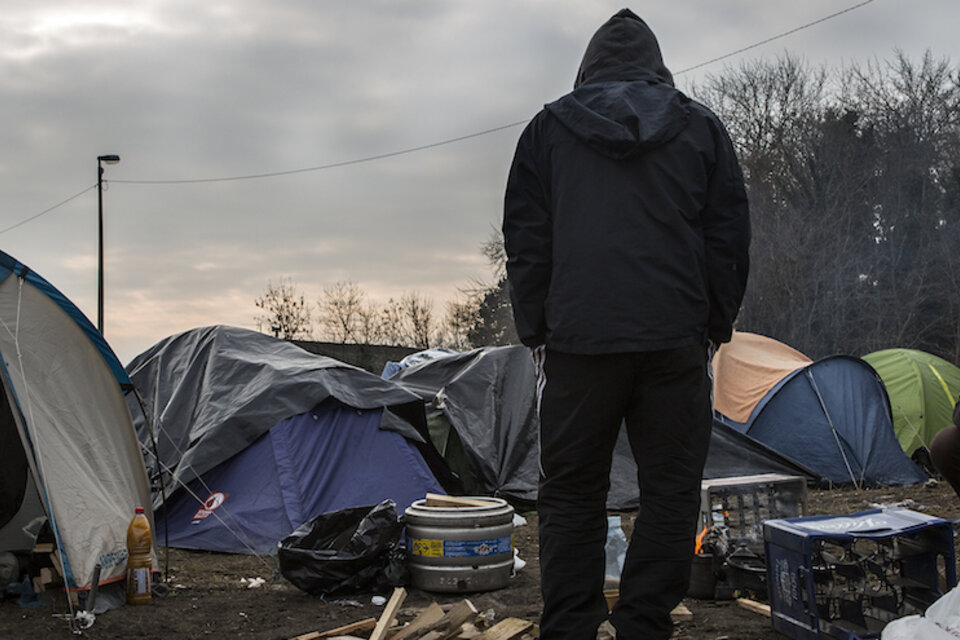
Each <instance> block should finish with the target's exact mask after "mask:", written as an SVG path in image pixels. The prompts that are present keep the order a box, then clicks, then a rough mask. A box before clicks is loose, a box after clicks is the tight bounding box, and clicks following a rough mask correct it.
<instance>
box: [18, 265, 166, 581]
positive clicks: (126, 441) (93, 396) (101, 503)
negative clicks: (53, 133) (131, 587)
mask: <svg viewBox="0 0 960 640" xmlns="http://www.w3.org/2000/svg"><path fill="white" fill-rule="evenodd" d="M4 257H6V256H4ZM54 291H55V290H54ZM48 293H49V291H44V290H41V289H39V288H37V287H36V286H34V284H33V283H32V281H31V280H29V279H26V278H25V277H23V276H22V275H20V274H14V273H10V274H9V275H8V277H6V278H5V279H4V280H3V281H2V282H0V355H2V361H3V367H2V383H3V387H4V390H3V391H4V392H5V393H6V394H7V399H8V401H9V405H10V406H11V407H12V408H13V410H12V413H13V419H14V422H15V423H16V426H17V429H18V431H19V433H20V439H21V442H22V443H23V444H24V449H25V451H26V457H27V461H28V463H29V465H30V470H31V472H32V476H33V479H34V481H35V482H36V487H37V490H38V491H39V495H40V496H41V502H42V504H43V506H44V507H45V511H46V515H47V516H48V517H49V519H50V524H51V528H52V530H53V533H54V536H55V538H56V541H57V546H58V547H59V549H60V552H61V560H62V562H63V567H64V573H65V578H66V582H67V586H68V587H69V588H71V589H84V588H88V587H89V586H90V581H91V578H92V576H93V573H94V567H95V565H96V564H97V563H99V564H100V565H101V574H100V583H101V584H105V583H109V582H113V581H116V580H119V579H122V578H123V577H124V572H125V568H126V555H127V554H126V530H127V525H128V523H129V522H130V519H131V517H132V516H133V514H134V509H135V507H137V506H146V507H149V506H150V487H149V482H148V479H147V475H146V471H145V469H144V466H143V458H142V455H141V453H140V448H139V442H138V440H137V437H136V433H135V431H134V429H133V424H132V420H131V417H130V412H129V410H128V409H127V404H126V401H125V399H124V396H123V392H122V390H121V387H120V384H119V382H118V379H117V377H116V376H115V374H114V373H113V372H112V371H111V369H110V366H109V365H108V364H107V361H106V360H105V358H104V356H103V353H102V352H101V351H100V350H99V349H98V348H97V346H96V345H94V343H93V342H91V340H90V338H89V336H88V334H87V333H86V332H85V331H84V330H83V329H82V328H81V327H80V325H79V324H78V322H77V320H76V319H75V318H74V317H71V315H69V314H68V313H67V312H66V311H65V310H64V308H63V307H62V306H61V304H60V303H58V301H55V300H54V299H52V298H51V297H50V295H48ZM84 320H85V319H84ZM28 502H29V500H28ZM35 506H36V505H35ZM148 512H149V510H148ZM37 515H42V514H37Z"/></svg>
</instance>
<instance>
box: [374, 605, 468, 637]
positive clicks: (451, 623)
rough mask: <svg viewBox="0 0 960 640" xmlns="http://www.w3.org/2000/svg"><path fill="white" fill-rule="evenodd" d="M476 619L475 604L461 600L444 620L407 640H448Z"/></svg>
mask: <svg viewBox="0 0 960 640" xmlns="http://www.w3.org/2000/svg"><path fill="white" fill-rule="evenodd" d="M476 617H477V608H476V607H475V606H473V603H472V602H470V601H469V600H461V601H460V602H458V603H457V604H455V605H453V606H452V607H451V608H450V610H449V611H447V612H446V613H445V614H443V617H442V618H440V619H439V620H437V621H436V622H434V623H432V624H428V625H426V626H424V627H423V628H422V629H420V630H419V631H417V632H415V633H413V634H411V635H409V636H407V638H408V640H414V639H419V640H446V639H447V638H452V637H453V636H455V635H457V634H458V633H460V627H462V626H463V623H465V622H472V621H473V620H474V618H476ZM371 640H373V639H371Z"/></svg>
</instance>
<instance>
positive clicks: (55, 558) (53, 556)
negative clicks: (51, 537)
mask: <svg viewBox="0 0 960 640" xmlns="http://www.w3.org/2000/svg"><path fill="white" fill-rule="evenodd" d="M50 564H52V565H53V566H54V568H56V570H57V573H59V574H60V575H61V576H62V575H63V563H61V562H60V556H58V555H57V552H56V551H54V552H53V553H51V554H50Z"/></svg>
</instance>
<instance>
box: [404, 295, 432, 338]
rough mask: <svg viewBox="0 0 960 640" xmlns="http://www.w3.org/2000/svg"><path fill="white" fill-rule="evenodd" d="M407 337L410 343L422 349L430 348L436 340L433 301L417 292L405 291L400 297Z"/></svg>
mask: <svg viewBox="0 0 960 640" xmlns="http://www.w3.org/2000/svg"><path fill="white" fill-rule="evenodd" d="M400 309H401V311H402V313H403V320H404V326H405V328H406V331H407V335H406V337H407V338H408V339H409V341H410V344H412V346H414V347H419V348H421V349H427V348H429V347H430V346H431V345H432V343H433V342H434V332H435V330H436V327H435V326H434V319H433V301H432V300H430V299H429V298H426V297H424V296H422V295H420V294H418V293H416V292H412V293H405V294H404V295H403V296H402V297H401V298H400Z"/></svg>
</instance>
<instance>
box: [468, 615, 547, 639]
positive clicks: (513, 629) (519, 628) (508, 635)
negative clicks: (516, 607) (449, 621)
mask: <svg viewBox="0 0 960 640" xmlns="http://www.w3.org/2000/svg"><path fill="white" fill-rule="evenodd" d="M532 626H533V623H532V622H530V621H529V620H523V619H521V618H506V619H504V620H501V621H500V622H498V623H497V624H495V625H493V626H492V627H490V628H489V629H487V630H486V631H484V632H483V633H481V634H480V635H479V636H477V637H476V638H474V640H514V638H517V637H519V636H522V635H523V634H524V633H526V632H527V631H528V630H529V629H530V627H532Z"/></svg>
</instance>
